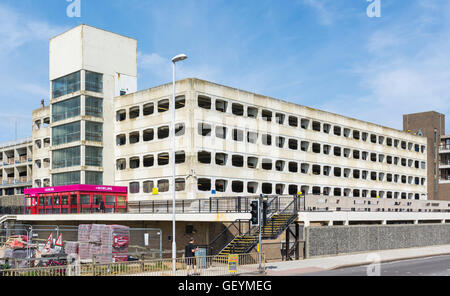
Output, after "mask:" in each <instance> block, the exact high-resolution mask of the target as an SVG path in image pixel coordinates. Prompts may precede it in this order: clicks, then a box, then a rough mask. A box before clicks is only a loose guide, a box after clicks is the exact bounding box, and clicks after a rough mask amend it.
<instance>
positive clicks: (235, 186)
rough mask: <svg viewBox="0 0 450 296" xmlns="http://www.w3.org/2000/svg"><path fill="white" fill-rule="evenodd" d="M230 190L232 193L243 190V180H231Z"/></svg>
mask: <svg viewBox="0 0 450 296" xmlns="http://www.w3.org/2000/svg"><path fill="white" fill-rule="evenodd" d="M231 191H233V192H234V193H242V192H244V182H242V181H233V182H231Z"/></svg>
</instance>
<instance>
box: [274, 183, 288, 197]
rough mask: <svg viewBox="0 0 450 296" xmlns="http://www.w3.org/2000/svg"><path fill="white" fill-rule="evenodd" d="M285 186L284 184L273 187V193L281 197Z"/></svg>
mask: <svg viewBox="0 0 450 296" xmlns="http://www.w3.org/2000/svg"><path fill="white" fill-rule="evenodd" d="M285 187H286V186H285V185H284V184H276V185H275V193H276V194H280V195H282V194H283V193H284V188H285Z"/></svg>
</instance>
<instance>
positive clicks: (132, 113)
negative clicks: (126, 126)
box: [130, 106, 140, 119]
mask: <svg viewBox="0 0 450 296" xmlns="http://www.w3.org/2000/svg"><path fill="white" fill-rule="evenodd" d="M139 112H140V108H139V106H137V107H132V108H130V119H134V118H137V117H139Z"/></svg>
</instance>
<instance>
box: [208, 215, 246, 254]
mask: <svg viewBox="0 0 450 296" xmlns="http://www.w3.org/2000/svg"><path fill="white" fill-rule="evenodd" d="M241 221H245V222H246V223H248V220H244V219H237V220H235V221H234V222H232V223H231V224H230V225H228V227H227V228H225V229H224V230H222V231H221V232H220V233H219V234H218V235H216V237H215V238H214V239H213V240H212V241H211V242H210V243H209V244H208V245H207V246H206V248H207V249H208V250H210V249H212V248H213V246H212V245H213V244H214V243H215V242H216V241H217V240H219V238H222V235H223V234H224V233H226V232H227V231H229V230H230V229H231V228H232V226H234V228H236V230H237V231H238V233H239V235H241V234H242V232H241V229H239V227H237V226H236V223H238V222H239V223H241ZM234 238H236V236H234V237H233V238H232V239H231V240H230V241H229V242H227V243H226V244H229V243H230V242H231V241H233V239H234ZM222 250H223V249H221V250H220V251H222ZM219 253H220V252H219Z"/></svg>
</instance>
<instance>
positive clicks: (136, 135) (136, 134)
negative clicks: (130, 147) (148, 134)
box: [129, 132, 140, 144]
mask: <svg viewBox="0 0 450 296" xmlns="http://www.w3.org/2000/svg"><path fill="white" fill-rule="evenodd" d="M139 136H140V135H139V132H132V133H130V136H129V138H130V144H136V143H139Z"/></svg>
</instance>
